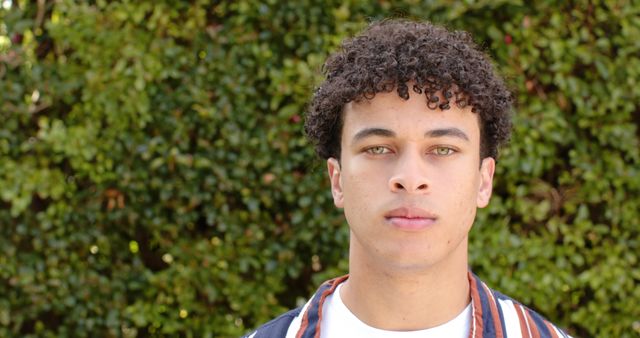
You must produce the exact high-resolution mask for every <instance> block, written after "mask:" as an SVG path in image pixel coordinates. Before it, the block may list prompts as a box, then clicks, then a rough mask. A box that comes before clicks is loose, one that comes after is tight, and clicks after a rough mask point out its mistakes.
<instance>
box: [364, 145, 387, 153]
mask: <svg viewBox="0 0 640 338" xmlns="http://www.w3.org/2000/svg"><path fill="white" fill-rule="evenodd" d="M366 152H367V153H369V154H373V155H382V154H386V153H389V152H390V150H389V148H387V147H383V146H375V147H371V148H367V150H366Z"/></svg>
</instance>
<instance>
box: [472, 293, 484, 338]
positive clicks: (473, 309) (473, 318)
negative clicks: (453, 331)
mask: <svg viewBox="0 0 640 338" xmlns="http://www.w3.org/2000/svg"><path fill="white" fill-rule="evenodd" d="M471 303H472V304H471V325H472V326H471V337H472V338H475V337H476V307H475V305H474V304H473V299H472V300H471ZM481 306H482V305H481Z"/></svg>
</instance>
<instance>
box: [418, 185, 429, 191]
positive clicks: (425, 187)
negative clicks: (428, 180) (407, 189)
mask: <svg viewBox="0 0 640 338" xmlns="http://www.w3.org/2000/svg"><path fill="white" fill-rule="evenodd" d="M425 189H427V185H426V184H421V185H420V186H418V189H417V190H425Z"/></svg>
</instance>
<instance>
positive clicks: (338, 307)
mask: <svg viewBox="0 0 640 338" xmlns="http://www.w3.org/2000/svg"><path fill="white" fill-rule="evenodd" d="M341 287H342V283H341V284H340V285H338V287H337V288H336V290H335V292H334V293H332V294H331V295H329V296H328V297H327V299H326V300H325V301H324V304H323V307H322V323H321V328H320V337H321V338H342V337H345V338H346V337H349V338H352V337H367V338H418V337H420V338H425V337H426V338H436V337H447V338H467V337H468V336H469V327H470V325H471V305H472V304H471V303H469V305H468V306H467V307H466V308H465V309H464V310H462V312H460V314H458V316H456V317H455V318H453V319H452V320H450V321H448V322H446V323H444V324H442V325H440V326H436V327H433V328H430V329H426V330H418V331H386V330H380V329H376V328H374V327H371V326H369V325H367V324H365V323H363V322H362V321H361V320H360V319H358V317H356V316H355V315H354V314H353V313H351V311H349V309H348V308H347V307H346V306H345V305H344V303H343V302H342V298H341V297H340V288H341Z"/></svg>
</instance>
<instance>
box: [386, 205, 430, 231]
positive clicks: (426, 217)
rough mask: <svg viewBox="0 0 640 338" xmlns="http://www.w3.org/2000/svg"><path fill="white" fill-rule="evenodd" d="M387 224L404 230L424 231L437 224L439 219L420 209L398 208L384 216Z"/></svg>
mask: <svg viewBox="0 0 640 338" xmlns="http://www.w3.org/2000/svg"><path fill="white" fill-rule="evenodd" d="M384 217H385V219H386V220H387V222H389V223H390V224H391V225H393V226H394V227H396V228H399V229H402V230H410V231H416V230H422V229H425V228H428V227H430V226H432V225H433V224H435V223H436V221H437V220H438V217H437V216H436V215H435V214H433V213H430V212H428V211H426V210H423V209H419V208H397V209H393V210H391V211H389V212H388V213H386V214H385V215H384Z"/></svg>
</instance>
